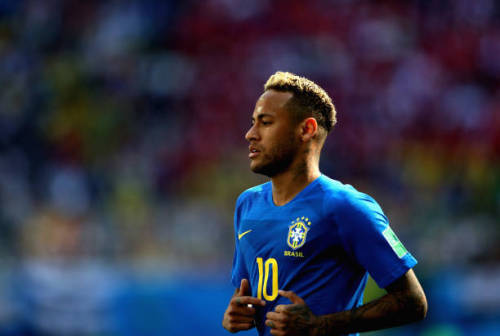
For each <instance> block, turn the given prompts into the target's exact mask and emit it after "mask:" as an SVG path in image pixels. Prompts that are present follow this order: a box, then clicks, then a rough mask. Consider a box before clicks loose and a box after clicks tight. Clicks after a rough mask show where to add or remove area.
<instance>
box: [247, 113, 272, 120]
mask: <svg viewBox="0 0 500 336" xmlns="http://www.w3.org/2000/svg"><path fill="white" fill-rule="evenodd" d="M265 117H271V118H272V117H274V116H273V115H272V114H269V113H259V114H258V115H257V118H254V117H253V116H252V120H255V119H259V120H262V119H263V118H265Z"/></svg>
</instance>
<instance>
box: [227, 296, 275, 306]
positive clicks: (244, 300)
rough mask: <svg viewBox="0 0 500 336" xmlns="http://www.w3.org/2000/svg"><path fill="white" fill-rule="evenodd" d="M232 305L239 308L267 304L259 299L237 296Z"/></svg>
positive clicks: (232, 300)
mask: <svg viewBox="0 0 500 336" xmlns="http://www.w3.org/2000/svg"><path fill="white" fill-rule="evenodd" d="M231 304H236V305H238V306H247V305H249V304H251V305H257V306H265V305H266V302H265V301H264V300H260V299H257V298H255V297H253V296H235V297H233V298H232V299H231Z"/></svg>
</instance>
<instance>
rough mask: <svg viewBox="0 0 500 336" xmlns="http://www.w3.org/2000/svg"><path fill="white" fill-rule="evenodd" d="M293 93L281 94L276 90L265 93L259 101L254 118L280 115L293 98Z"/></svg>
mask: <svg viewBox="0 0 500 336" xmlns="http://www.w3.org/2000/svg"><path fill="white" fill-rule="evenodd" d="M292 96H293V94H292V93H291V92H280V91H275V90H267V91H265V92H264V93H263V94H262V95H261V96H260V97H259V99H258V100H257V103H256V104H255V110H254V112H253V116H254V117H257V116H258V115H259V114H270V115H279V114H281V113H282V112H283V110H284V108H285V105H286V103H287V102H288V101H289V100H290V98H292Z"/></svg>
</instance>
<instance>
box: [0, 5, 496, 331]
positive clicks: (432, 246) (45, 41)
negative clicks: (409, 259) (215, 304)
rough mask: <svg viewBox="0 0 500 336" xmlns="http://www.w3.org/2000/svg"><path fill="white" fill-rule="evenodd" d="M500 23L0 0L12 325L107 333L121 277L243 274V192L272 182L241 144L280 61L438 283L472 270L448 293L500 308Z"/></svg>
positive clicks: (2, 176)
mask: <svg viewBox="0 0 500 336" xmlns="http://www.w3.org/2000/svg"><path fill="white" fill-rule="evenodd" d="M499 17H500V4H499V3H498V1H494V0H476V1H469V0H456V1H452V0H440V1H425V0H412V1H396V0H392V1H391V0H387V1H382V0H381V1H364V0H335V1H334V0H314V1H300V0H287V1H285V0H276V1H272V0H254V1H245V0H206V1H195V0H189V1H173V0H170V1H160V0H144V1H125V2H123V1H95V0H92V1H77V0H70V1H63V0H48V1H36V0H31V1H29V0H26V1H7V0H4V1H0V86H1V88H2V89H1V90H0V200H1V201H0V283H2V285H1V286H0V292H3V293H5V294H6V295H3V298H1V299H0V326H2V323H3V325H9V323H10V322H11V321H12V320H13V319H16V321H17V322H19V319H21V320H22V319H23V318H24V319H28V320H29V321H28V322H29V323H28V322H26V323H25V324H29V325H30V326H31V327H32V328H33V330H38V331H40V330H42V331H45V332H47V333H49V334H50V335H52V334H54V335H70V334H71V335H90V334H93V335H97V334H99V333H101V334H102V332H104V331H105V330H108V332H109V323H110V322H109V321H103V320H102V316H103V315H102V314H100V313H99V312H100V311H101V310H102V309H104V308H103V306H102V305H101V304H100V303H101V302H107V298H108V297H109V296H111V295H112V293H113V289H116V288H118V287H119V286H118V285H117V283H120V281H121V280H120V279H123V277H122V276H121V275H122V274H123V273H124V272H125V273H127V272H131V274H134V276H137V275H139V276H156V275H161V276H164V275H165V274H169V275H171V274H180V273H182V274H186V273H190V274H193V276H195V277H204V276H207V275H210V276H211V275H213V276H220V277H222V279H223V281H227V282H229V269H230V264H231V259H232V251H233V239H234V238H233V227H232V211H233V207H234V203H235V200H236V197H237V195H238V194H239V193H240V192H241V191H243V190H244V189H246V188H248V187H250V186H252V185H255V184H258V183H261V182H262V181H264V179H263V178H261V177H258V176H254V175H253V174H252V173H251V172H250V171H249V169H248V162H247V159H246V153H247V149H246V144H245V140H244V137H243V136H244V134H245V131H246V130H247V128H248V127H249V126H250V116H251V113H252V110H253V107H254V104H255V101H256V99H257V98H258V97H259V95H260V93H261V92H262V88H263V84H264V82H265V81H266V79H267V78H268V77H269V76H270V75H271V74H272V73H274V72H275V71H277V70H284V71H290V72H294V73H297V74H300V75H303V76H306V77H308V78H310V79H312V80H314V81H316V82H317V83H318V84H320V85H321V86H322V87H323V88H325V89H326V91H327V92H328V93H329V94H330V95H331V96H332V98H333V100H334V103H335V105H336V108H337V111H338V117H337V119H338V124H337V125H336V127H335V128H334V130H333V132H332V133H331V135H330V137H329V139H328V141H327V143H326V145H325V150H324V152H323V155H322V161H321V167H322V171H323V173H325V174H327V175H329V176H330V177H332V178H335V179H338V180H340V181H342V182H344V183H348V184H352V185H354V186H355V187H356V188H358V189H359V190H361V191H364V192H367V193H369V194H370V195H372V196H373V197H374V198H375V199H376V200H377V201H378V202H379V203H380V204H381V206H382V208H383V209H384V211H385V212H386V214H387V215H388V217H389V219H390V220H391V225H392V226H393V227H394V229H395V231H396V232H397V233H398V235H399V236H400V238H401V240H403V242H404V243H405V245H406V246H407V248H408V249H409V250H410V251H412V252H413V253H414V254H415V255H416V257H417V259H419V261H420V265H419V266H418V267H419V269H418V271H419V272H420V273H421V274H422V277H423V278H424V279H428V281H429V283H430V284H432V281H433V279H436V278H438V277H440V276H442V275H443V273H446V274H447V275H453V274H456V278H453V279H452V280H450V282H449V283H453V284H454V285H455V286H454V287H453V286H451V287H453V288H455V287H456V290H455V291H452V290H451V289H450V288H451V287H447V288H448V291H451V292H450V295H449V296H450V297H454V296H455V295H457V293H460V292H466V293H475V294H473V295H472V297H458V298H455V297H454V298H453V300H458V301H460V300H462V301H460V302H461V303H462V304H463V305H464V306H468V307H477V309H478V310H479V311H480V312H483V313H484V312H485V311H488V312H491V311H500V296H498V295H496V296H494V295H493V299H492V297H491V296H484V295H483V296H481V293H482V292H483V291H486V292H490V291H494V289H495V287H496V288H497V287H498V285H495V283H496V284H498V281H500V245H499V244H498V241H499V240H500V20H499ZM467 275H469V277H467ZM492 279H496V280H492ZM40 288H44V289H45V290H44V291H43V293H42V292H40V291H39V289H40ZM75 288H77V289H80V291H75ZM497 289H498V288H497ZM436 290H437V291H439V293H440V295H441V296H440V298H441V297H443V296H445V294H443V291H441V290H440V289H436ZM474 290H475V291H474ZM89 292H92V293H94V294H93V295H91V296H89V295H87V294H85V293H89ZM227 295H228V296H229V295H230V293H227ZM11 297H14V298H15V299H11ZM13 301H16V304H13V303H12V302H13ZM74 302H80V303H81V302H83V303H81V304H79V305H75V304H74ZM446 302H448V301H446ZM453 302H455V301H453ZM460 302H459V303H460ZM96 307H97V308H96ZM431 308H432V306H431ZM99 309H101V310H99ZM63 311H64V312H68V311H69V312H68V314H69V315H68V316H69V317H68V318H61V314H62V313H61V312H63ZM75 314H76V315H78V316H80V317H81V316H87V317H88V318H87V319H84V318H77V319H74V318H72V317H71V316H74V315H75ZM19 316H21V318H20V317H19ZM17 322H16V323H17ZM19 323H21V322H19ZM21 324H22V323H21ZM107 328H108V329H107ZM0 330H1V328H0ZM12 330H14V329H12ZM0 335H3V334H2V332H1V331H0ZM429 335H430V333H429ZM457 335H458V334H457Z"/></svg>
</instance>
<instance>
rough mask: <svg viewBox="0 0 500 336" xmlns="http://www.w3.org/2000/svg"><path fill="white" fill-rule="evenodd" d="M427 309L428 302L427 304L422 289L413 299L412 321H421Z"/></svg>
mask: <svg viewBox="0 0 500 336" xmlns="http://www.w3.org/2000/svg"><path fill="white" fill-rule="evenodd" d="M427 309H428V304H427V298H426V297H425V294H424V292H423V291H421V292H420V293H419V295H417V296H416V297H415V299H414V309H413V311H414V314H413V317H414V321H415V322H417V321H421V320H423V319H425V317H426V316H427Z"/></svg>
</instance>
